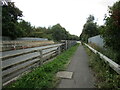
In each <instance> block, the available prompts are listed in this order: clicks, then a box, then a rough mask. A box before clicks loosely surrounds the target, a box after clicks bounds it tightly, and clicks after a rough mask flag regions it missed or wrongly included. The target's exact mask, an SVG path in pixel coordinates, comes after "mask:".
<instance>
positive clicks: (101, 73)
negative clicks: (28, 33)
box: [85, 46, 120, 89]
mask: <svg viewBox="0 0 120 90" xmlns="http://www.w3.org/2000/svg"><path fill="white" fill-rule="evenodd" d="M85 48H86V51H87V53H88V55H89V58H90V60H89V64H90V67H91V68H92V70H93V71H94V73H95V77H96V78H97V81H96V87H97V88H116V89H120V75H119V74H117V73H116V72H115V71H114V70H113V69H111V68H110V67H109V66H108V64H106V63H105V62H104V60H102V59H100V57H99V55H97V54H94V53H93V52H92V51H91V50H90V49H88V48H87V47H86V46H85Z"/></svg>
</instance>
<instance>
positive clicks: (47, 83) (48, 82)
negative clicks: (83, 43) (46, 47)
mask: <svg viewBox="0 0 120 90" xmlns="http://www.w3.org/2000/svg"><path fill="white" fill-rule="evenodd" d="M78 46H79V44H77V45H75V46H73V47H72V48H70V49H68V50H67V51H65V52H63V53H61V54H60V55H59V56H57V57H56V58H55V59H54V60H53V61H51V62H49V63H47V64H44V65H43V66H41V67H38V68H35V69H34V70H33V71H32V72H30V73H28V74H26V75H24V76H22V77H21V78H19V79H18V80H17V81H16V82H15V83H13V84H11V85H9V86H6V87H4V88H39V89H42V88H54V87H55V86H56V84H57V81H58V79H57V78H56V73H57V72H58V71H60V70H64V69H65V66H66V64H67V63H68V62H69V60H70V58H71V57H72V55H73V54H74V52H75V51H76V49H77V47H78Z"/></svg>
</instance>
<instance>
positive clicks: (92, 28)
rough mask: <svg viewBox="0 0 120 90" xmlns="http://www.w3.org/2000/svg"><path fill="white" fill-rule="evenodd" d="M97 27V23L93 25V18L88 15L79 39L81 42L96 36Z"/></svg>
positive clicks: (97, 32)
mask: <svg viewBox="0 0 120 90" xmlns="http://www.w3.org/2000/svg"><path fill="white" fill-rule="evenodd" d="M98 34H99V31H98V26H97V23H96V22H95V23H94V16H93V15H89V17H88V18H87V21H86V23H85V24H84V26H83V31H82V34H81V35H80V38H81V40H82V41H84V42H87V41H88V38H89V37H92V36H95V35H98Z"/></svg>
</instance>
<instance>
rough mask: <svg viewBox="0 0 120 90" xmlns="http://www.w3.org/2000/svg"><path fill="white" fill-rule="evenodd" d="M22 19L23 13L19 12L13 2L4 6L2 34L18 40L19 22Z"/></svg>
mask: <svg viewBox="0 0 120 90" xmlns="http://www.w3.org/2000/svg"><path fill="white" fill-rule="evenodd" d="M20 17H22V11H21V10H19V9H18V8H17V7H16V6H15V5H14V3H13V2H8V3H7V5H6V4H4V5H3V6H2V30H3V31H2V34H3V36H10V37H11V38H13V39H14V38H16V37H17V35H18V34H19V31H18V30H17V28H18V27H17V24H18V22H17V21H18V20H19V19H20Z"/></svg>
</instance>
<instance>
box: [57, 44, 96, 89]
mask: <svg viewBox="0 0 120 90" xmlns="http://www.w3.org/2000/svg"><path fill="white" fill-rule="evenodd" d="M66 71H70V72H73V76H72V79H62V80H61V82H60V84H59V85H58V86H57V88H94V82H95V80H94V77H93V74H92V72H91V70H90V68H89V64H88V55H87V54H86V52H85V50H84V48H83V46H79V47H78V49H77V50H76V52H75V54H74V56H73V57H72V60H71V63H70V64H69V66H68V69H67V70H66Z"/></svg>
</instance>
